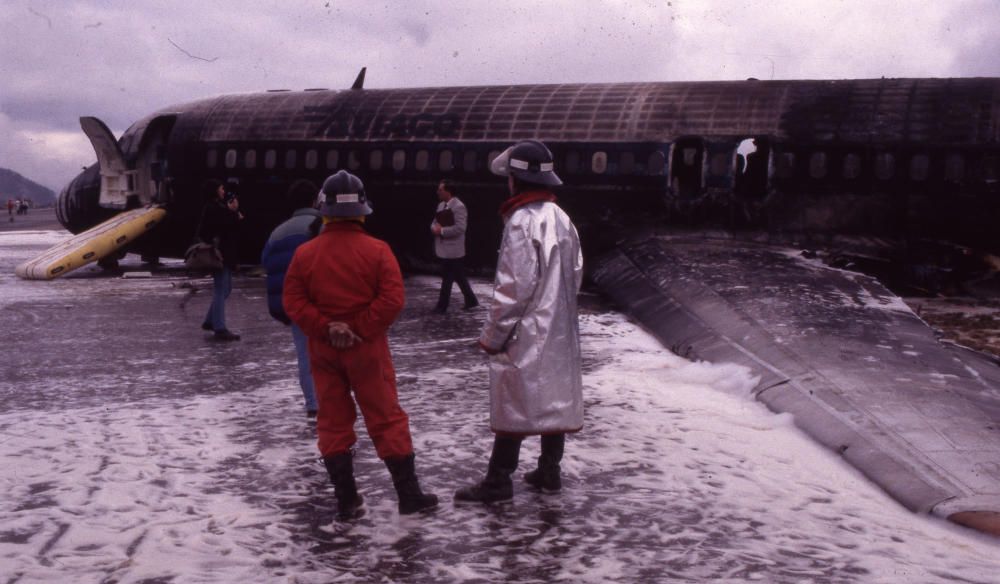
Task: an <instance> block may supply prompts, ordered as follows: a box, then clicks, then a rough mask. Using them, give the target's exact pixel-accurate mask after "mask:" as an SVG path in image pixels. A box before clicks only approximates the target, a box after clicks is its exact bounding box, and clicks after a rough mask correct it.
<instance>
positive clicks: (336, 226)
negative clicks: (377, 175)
mask: <svg viewBox="0 0 1000 584" xmlns="http://www.w3.org/2000/svg"><path fill="white" fill-rule="evenodd" d="M404 302H405V292H404V289H403V277H402V274H401V273H400V271H399V264H398V263H397V262H396V257H395V256H394V255H393V254H392V250H391V249H389V246H388V245H387V244H386V243H385V242H384V241H380V240H378V239H376V238H374V237H372V236H370V235H368V234H367V233H365V231H364V229H363V228H362V227H361V225H359V224H357V223H354V222H344V223H339V222H338V223H330V224H328V225H327V226H326V228H325V229H324V230H323V232H322V233H320V234H319V235H318V236H317V237H315V238H313V239H312V240H311V241H308V242H306V243H304V244H302V245H301V246H299V248H298V249H297V250H295V255H294V257H292V262H291V264H290V265H289V266H288V273H287V275H286V276H285V287H284V293H283V304H284V307H285V312H286V313H287V314H288V316H289V318H291V319H292V321H293V322H294V323H295V324H297V325H298V326H299V327H300V328H301V329H302V330H303V331H305V333H306V335H307V336H308V337H309V360H310V364H311V365H312V371H313V378H314V380H315V382H316V398H317V401H318V403H319V415H318V417H317V422H316V428H317V434H318V435H319V448H320V452H321V453H322V454H323V455H324V456H332V455H334V454H338V453H340V452H343V451H346V450H347V449H349V448H350V447H351V446H352V445H353V444H354V442H355V440H356V437H355V435H354V429H353V428H354V422H355V418H356V414H355V408H354V403H353V402H352V401H351V391H352V390H353V392H354V397H355V399H356V401H357V403H358V406H360V408H361V412H362V414H363V415H364V418H365V425H366V426H367V428H368V433H369V435H371V438H372V442H374V444H375V448H376V450H377V451H378V454H379V457H380V458H387V457H395V456H406V455H409V454H410V453H412V452H413V446H412V442H411V439H410V431H409V419H408V417H407V416H406V412H404V411H403V409H402V408H401V407H400V406H399V401H398V398H397V394H396V374H395V371H394V370H393V367H392V357H391V355H390V353H389V342H388V338H387V337H386V332H387V331H388V329H389V326H390V325H391V324H392V323H393V322H394V321H395V320H396V318H397V317H398V316H399V313H400V312H401V311H402V310H403V304H404ZM332 321H343V322H346V323H348V325H349V326H350V327H351V330H352V331H354V333H355V334H357V335H358V336H359V337H361V338H362V340H363V342H361V343H358V344H356V345H355V346H353V347H350V348H348V349H335V348H333V346H332V345H331V344H330V342H329V335H328V332H327V326H328V325H329V323H330V322H332Z"/></svg>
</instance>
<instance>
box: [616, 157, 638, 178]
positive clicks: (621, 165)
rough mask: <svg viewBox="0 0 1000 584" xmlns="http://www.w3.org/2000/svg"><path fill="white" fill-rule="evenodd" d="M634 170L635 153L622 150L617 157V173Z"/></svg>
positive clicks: (628, 172) (627, 172) (629, 172)
mask: <svg viewBox="0 0 1000 584" xmlns="http://www.w3.org/2000/svg"><path fill="white" fill-rule="evenodd" d="M634 172H635V154H633V153H632V152H622V155H621V157H619V158H618V174H632V173H634Z"/></svg>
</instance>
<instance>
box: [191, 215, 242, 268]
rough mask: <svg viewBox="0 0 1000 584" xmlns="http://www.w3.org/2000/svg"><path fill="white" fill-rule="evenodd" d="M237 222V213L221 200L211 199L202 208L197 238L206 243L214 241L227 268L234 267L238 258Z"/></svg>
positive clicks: (238, 219) (238, 221) (238, 220)
mask: <svg viewBox="0 0 1000 584" xmlns="http://www.w3.org/2000/svg"><path fill="white" fill-rule="evenodd" d="M239 223H240V218H239V214H238V213H237V212H236V211H233V210H231V209H230V208H229V207H227V206H226V204H225V203H223V202H222V201H219V200H211V201H209V202H207V203H205V207H204V208H203V209H202V219H201V230H200V231H199V232H198V238H199V239H201V240H202V241H204V242H206V243H212V242H213V241H214V242H215V244H216V245H217V246H218V248H219V252H220V253H221V254H222V263H223V265H225V266H226V267H227V268H229V269H234V268H236V265H237V264H238V263H239V260H240V248H239Z"/></svg>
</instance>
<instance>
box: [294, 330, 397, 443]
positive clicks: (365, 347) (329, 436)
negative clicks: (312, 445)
mask: <svg viewBox="0 0 1000 584" xmlns="http://www.w3.org/2000/svg"><path fill="white" fill-rule="evenodd" d="M309 356H310V358H309V362H310V364H311V365H312V374H313V381H314V382H315V387H316V401H317V403H318V404H319V415H318V416H317V418H316V431H317V434H318V435H319V451H320V453H321V454H322V455H323V456H324V457H327V456H333V455H336V454H340V453H342V452H346V451H347V450H348V449H350V448H351V446H353V445H354V443H355V442H357V435H356V434H355V433H354V423H355V422H356V421H357V419H358V414H357V409H356V408H355V406H354V403H355V401H356V402H357V405H358V407H359V408H360V409H361V415H362V416H363V417H364V421H365V427H366V428H367V429H368V435H369V436H370V437H371V439H372V442H374V443H375V451H376V452H377V453H378V457H379V458H382V459H385V458H393V457H398V456H407V455H409V454H411V453H412V452H413V442H412V441H411V439H410V421H409V417H407V415H406V412H404V411H403V408H402V407H400V405H399V398H398V397H397V395H396V371H395V370H394V369H393V367H392V356H391V355H390V354H389V341H388V339H387V338H386V337H385V336H381V337H379V338H375V339H372V340H370V341H365V342H363V343H359V344H357V345H355V346H353V347H351V348H349V349H334V348H333V347H331V346H330V345H329V344H328V343H323V342H318V341H315V340H312V339H310V341H309ZM352 390H353V394H354V395H353V399H352V396H351V393H352Z"/></svg>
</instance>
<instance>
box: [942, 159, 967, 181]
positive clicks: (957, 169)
mask: <svg viewBox="0 0 1000 584" xmlns="http://www.w3.org/2000/svg"><path fill="white" fill-rule="evenodd" d="M963 178H965V159H964V158H962V155H961V154H951V155H949V156H948V158H947V159H946V160H945V162H944V179H945V180H947V181H949V182H962V179H963Z"/></svg>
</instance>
